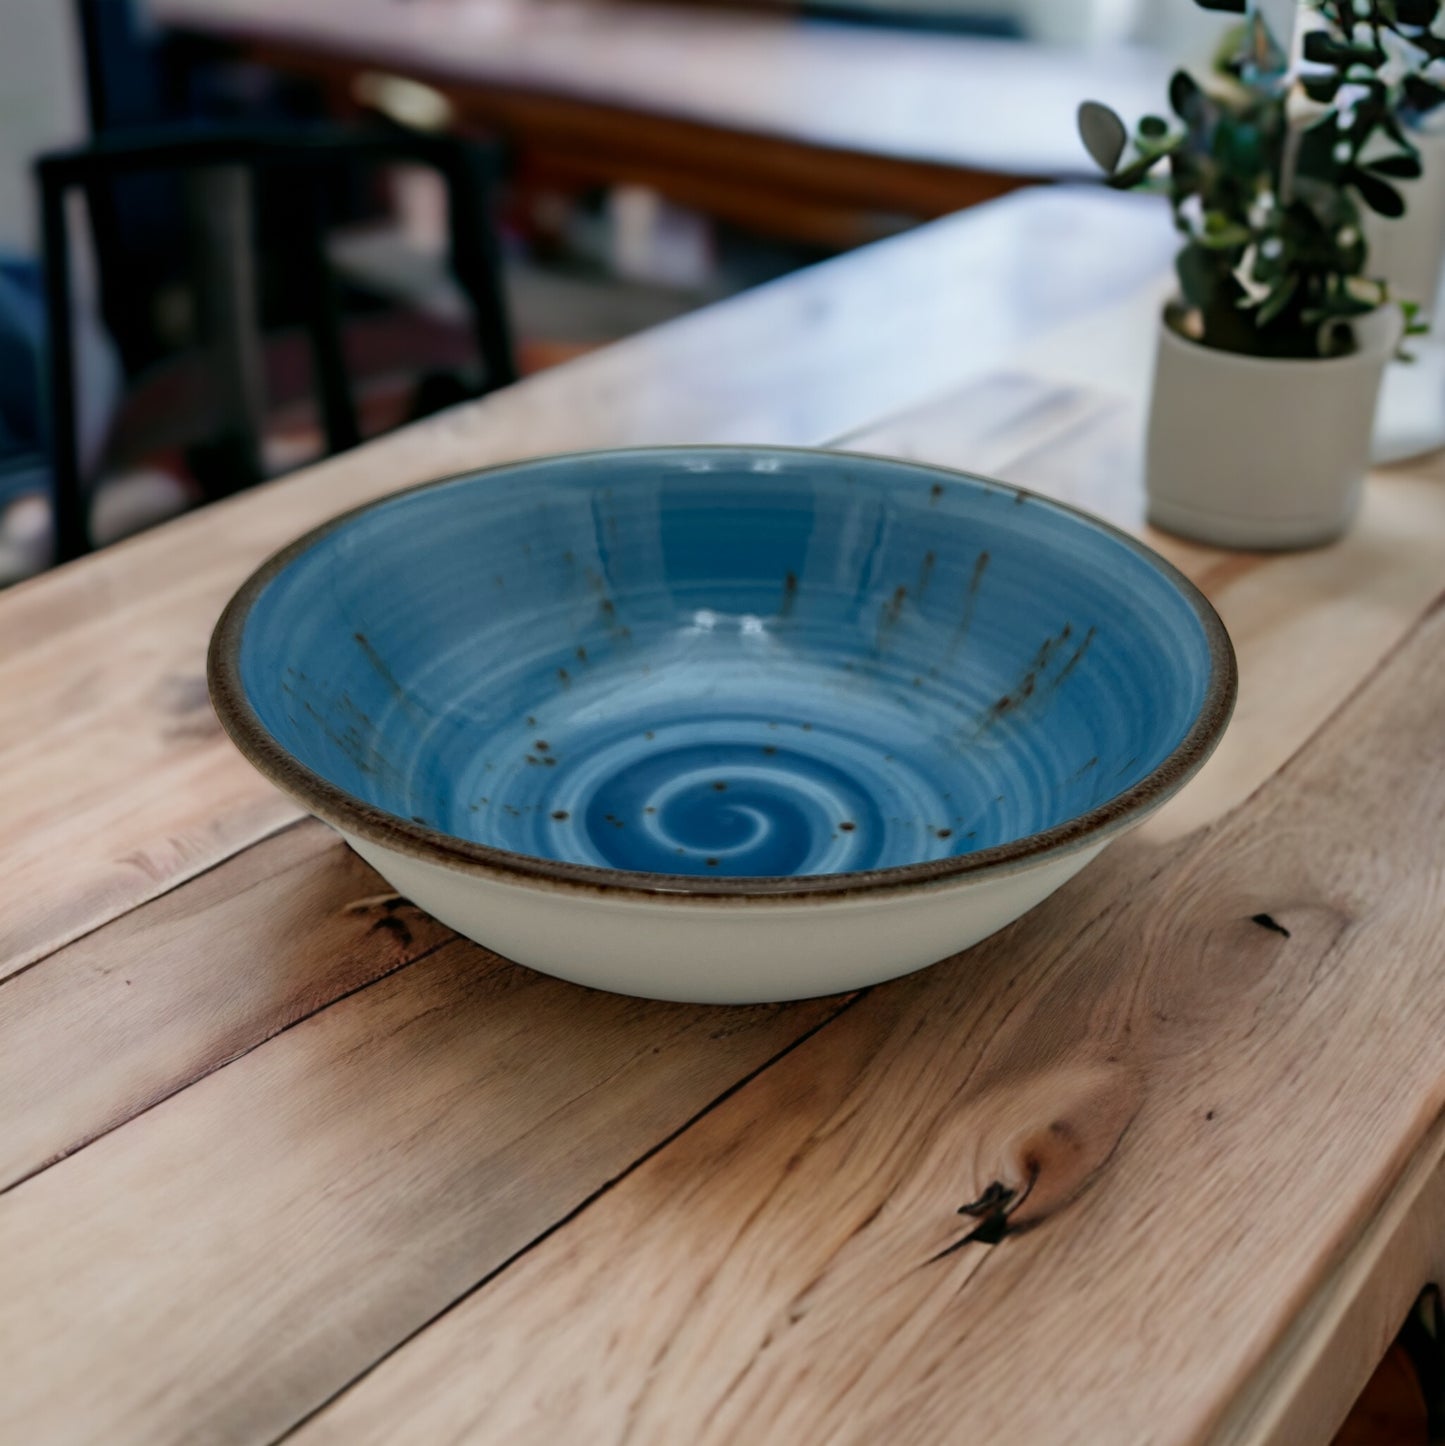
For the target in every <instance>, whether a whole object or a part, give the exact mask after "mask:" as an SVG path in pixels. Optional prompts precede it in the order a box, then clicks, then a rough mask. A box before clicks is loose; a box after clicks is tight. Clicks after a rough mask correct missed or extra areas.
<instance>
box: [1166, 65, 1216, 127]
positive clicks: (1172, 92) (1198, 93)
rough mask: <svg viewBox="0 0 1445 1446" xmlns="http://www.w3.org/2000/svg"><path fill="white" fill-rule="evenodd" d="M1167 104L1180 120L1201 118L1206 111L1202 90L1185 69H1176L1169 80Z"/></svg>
mask: <svg viewBox="0 0 1445 1446" xmlns="http://www.w3.org/2000/svg"><path fill="white" fill-rule="evenodd" d="M1169 104H1170V105H1171V106H1172V107H1173V108H1174V114H1175V115H1177V116H1178V117H1179V118H1180V120H1184V121H1198V120H1202V119H1203V118H1204V116H1205V114H1206V111H1207V108H1208V107H1207V103H1206V101H1205V97H1204V92H1203V91H1202V90H1200V88H1199V82H1198V81H1197V80H1195V79H1194V77H1193V76H1192V75H1190V73H1189V72H1188V71H1187V70H1176V71H1175V72H1174V74H1173V76H1172V77H1171V78H1170V81H1169Z"/></svg>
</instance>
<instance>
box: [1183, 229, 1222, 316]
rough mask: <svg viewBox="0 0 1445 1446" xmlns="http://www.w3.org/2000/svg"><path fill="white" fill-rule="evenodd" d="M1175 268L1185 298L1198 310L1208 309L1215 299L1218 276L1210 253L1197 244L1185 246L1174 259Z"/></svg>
mask: <svg viewBox="0 0 1445 1446" xmlns="http://www.w3.org/2000/svg"><path fill="white" fill-rule="evenodd" d="M1174 270H1175V272H1176V273H1177V274H1178V277H1179V289H1180V291H1181V292H1183V294H1184V300H1185V301H1186V302H1188V304H1189V305H1190V306H1192V307H1194V308H1195V309H1196V310H1197V311H1208V310H1209V308H1210V305H1211V304H1212V302H1213V300H1214V291H1215V285H1216V276H1217V273H1216V271H1215V270H1214V267H1213V265H1212V264H1211V262H1210V260H1209V256H1208V253H1207V252H1206V251H1204V250H1203V249H1201V248H1200V247H1197V246H1193V245H1190V246H1185V247H1184V248H1183V250H1181V251H1180V253H1179V255H1178V256H1177V257H1175V259H1174Z"/></svg>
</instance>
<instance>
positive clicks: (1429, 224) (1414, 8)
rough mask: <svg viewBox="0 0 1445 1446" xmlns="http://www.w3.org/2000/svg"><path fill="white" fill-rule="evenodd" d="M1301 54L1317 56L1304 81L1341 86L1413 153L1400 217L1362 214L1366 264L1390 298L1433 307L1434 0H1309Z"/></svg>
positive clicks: (1439, 159)
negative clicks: (1414, 166)
mask: <svg viewBox="0 0 1445 1446" xmlns="http://www.w3.org/2000/svg"><path fill="white" fill-rule="evenodd" d="M1310 3H1311V14H1312V16H1313V18H1314V21H1315V25H1314V28H1313V29H1312V30H1311V31H1310V33H1309V34H1308V35H1306V37H1305V40H1304V47H1303V53H1304V58H1305V60H1306V61H1307V62H1308V61H1309V60H1311V59H1312V58H1315V59H1319V60H1321V61H1322V62H1323V66H1322V71H1321V73H1320V74H1319V75H1317V76H1314V77H1310V76H1306V77H1305V78H1304V83H1305V84H1306V85H1307V86H1308V85H1311V84H1313V85H1314V87H1315V94H1316V95H1318V96H1319V97H1320V98H1322V99H1325V100H1331V101H1333V100H1334V99H1336V97H1337V95H1338V94H1339V93H1340V91H1341V90H1344V89H1346V88H1348V89H1349V90H1350V91H1352V92H1353V94H1354V98H1355V99H1356V101H1357V102H1358V103H1359V104H1362V105H1364V106H1365V107H1366V109H1367V114H1368V113H1369V112H1373V114H1374V116H1375V118H1376V119H1377V121H1378V124H1379V125H1380V126H1381V128H1382V130H1383V131H1384V132H1385V134H1386V137H1387V138H1388V139H1389V140H1391V141H1393V142H1394V143H1396V144H1397V145H1399V146H1401V147H1403V148H1405V149H1406V150H1409V151H1413V152H1414V153H1415V154H1416V155H1417V156H1418V158H1419V160H1420V163H1421V171H1422V174H1421V175H1420V176H1419V177H1417V178H1416V179H1413V180H1410V179H1405V180H1404V181H1403V183H1402V189H1403V190H1404V192H1405V199H1406V212H1405V214H1404V215H1402V216H1397V217H1387V216H1377V215H1373V214H1372V215H1370V216H1367V217H1366V222H1365V238H1366V240H1367V241H1368V243H1369V247H1370V270H1371V272H1372V274H1373V275H1375V276H1377V277H1379V278H1380V279H1381V280H1382V281H1384V282H1386V283H1387V284H1388V285H1389V287H1390V288H1391V290H1392V291H1393V292H1394V293H1396V294H1397V295H1399V296H1402V297H1406V298H1408V299H1409V300H1411V301H1414V302H1417V303H1418V304H1419V305H1420V306H1421V307H1422V308H1424V309H1425V310H1427V311H1431V310H1433V309H1434V306H1435V301H1436V293H1437V291H1438V290H1439V286H1440V273H1441V269H1442V266H1445V85H1442V80H1445V36H1442V35H1440V34H1437V33H1436V32H1437V28H1438V27H1439V25H1440V22H1441V19H1442V5H1441V0H1358V3H1357V0H1310Z"/></svg>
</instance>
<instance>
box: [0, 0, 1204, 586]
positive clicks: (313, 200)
mask: <svg viewBox="0 0 1445 1446" xmlns="http://www.w3.org/2000/svg"><path fill="white" fill-rule="evenodd" d="M1224 24H1225V20H1224V19H1222V18H1221V17H1217V16H1211V15H1209V14H1207V13H1204V12H1201V11H1199V10H1198V9H1196V7H1195V6H1194V4H1193V3H1191V0H800V3H785V0H749V3H744V4H740V3H723V0H651V3H634V0H347V3H340V0H0V584H4V583H8V582H12V581H14V580H16V579H19V578H21V577H24V576H26V575H29V574H32V573H34V572H36V571H38V570H40V569H43V568H44V567H46V566H48V565H50V564H51V563H52V562H53V561H54V560H56V559H57V558H64V557H68V556H74V555H77V554H79V553H80V552H83V551H86V550H88V549H89V548H91V547H93V546H99V545H105V544H107V543H109V542H113V541H115V540H117V539H119V538H121V537H123V536H125V535H127V534H128V533H130V532H133V531H136V530H138V529H140V528H143V527H146V526H150V525H153V524H154V523H156V522H157V521H160V520H163V519H164V518H166V517H169V516H173V515H175V514H176V513H178V512H181V511H184V510H186V509H188V508H190V507H194V506H197V505H201V504H203V503H204V502H206V501H209V500H212V499H215V498H218V497H221V496H224V495H226V494H228V493H230V492H233V491H235V490H237V489H239V488H242V487H249V486H252V485H254V484H256V483H258V482H260V481H262V480H265V479H266V478H269V477H273V476H276V475H279V474H281V473H283V472H285V471H287V470H289V469H291V468H294V467H296V466H299V465H302V464H304V463H305V462H307V461H310V460H313V459H315V458H317V457H320V456H324V455H327V454H329V453H332V452H337V451H341V450H344V449H345V448H347V447H349V446H352V445H354V444H355V443H356V442H357V441H358V440H361V439H364V438H366V437H370V436H374V435H377V434H378V433H380V432H383V431H385V430H387V429H388V428H391V427H395V426H397V425H400V424H402V423H404V422H406V421H408V420H410V419H413V418H416V417H420V416H424V415H426V414H428V413H430V412H434V411H437V410H439V409H441V408H444V407H446V406H449V405H452V404H454V403H455V402H457V401H460V400H463V399H466V398H470V397H476V396H480V395H484V394H485V393H486V392H487V391H488V390H490V389H492V388H494V387H498V386H504V385H507V384H509V383H510V382H511V381H513V380H514V379H515V378H517V377H519V376H527V375H530V374H534V373H536V372H539V371H542V370H545V369H546V368H548V367H551V366H555V365H558V364H561V363H564V362H566V361H568V360H570V359H572V358H575V357H578V356H580V355H583V354H585V353H587V352H589V351H591V350H593V349H595V348H598V347H601V346H605V345H609V344H613V343H616V342H618V341H620V340H622V339H623V338H625V337H626V336H628V335H629V334H631V333H633V332H636V331H639V330H641V329H644V328H648V327H652V326H656V325H659V324H661V323H665V322H666V321H667V320H669V319H670V318H672V317H674V316H676V315H678V314H680V313H682V312H685V311H688V310H691V309H693V308H695V307H698V306H701V305H704V304H707V303H711V302H715V301H719V300H721V299H724V298H726V297H727V296H729V295H731V294H733V293H735V292H738V291H741V290H743V289H745V288H749V287H753V286H757V285H761V284H764V283H766V282H767V281H769V280H771V279H772V278H774V277H777V276H780V275H782V274H784V273H786V272H788V271H790V270H793V269H795V268H797V267H799V266H803V265H807V264H809V263H812V262H815V261H818V260H820V259H823V258H826V257H829V256H833V255H837V254H839V253H841V252H844V251H847V250H849V249H851V248H853V247H856V246H859V245H863V244H866V243H868V242H872V241H876V240H880V239H882V238H885V237H887V236H888V235H890V234H893V233H896V232H898V231H901V230H904V229H907V228H908V227H911V226H915V225H918V224H921V223H924V222H926V221H928V220H930V219H932V218H934V217H937V216H940V215H943V214H946V213H949V212H951V211H955V210H959V209H961V208H964V207H967V206H970V205H975V204H979V203H981V202H984V201H987V200H989V199H991V198H993V197H996V196H999V195H1002V194H1004V193H1006V192H1007V191H1009V190H1012V189H1014V188H1016V187H1019V186H1024V185H1036V184H1047V183H1050V182H1054V181H1059V180H1069V179H1077V178H1079V177H1082V176H1086V175H1088V174H1089V173H1090V167H1089V165H1088V163H1087V161H1086V159H1085V157H1084V156H1083V153H1082V151H1081V149H1080V148H1079V145H1078V142H1077V140H1076V139H1075V131H1074V124H1073V113H1074V109H1075V107H1076V106H1077V104H1078V102H1079V101H1080V100H1082V99H1085V98H1099V99H1103V100H1106V101H1109V102H1110V103H1111V104H1113V105H1114V106H1115V107H1116V108H1117V109H1118V110H1120V111H1121V112H1123V113H1124V114H1126V115H1132V114H1137V113H1139V112H1141V111H1144V110H1146V109H1152V108H1155V107H1156V106H1157V104H1158V97H1159V96H1160V95H1161V94H1162V89H1163V83H1164V81H1165V79H1166V77H1167V75H1168V73H1169V71H1170V70H1171V69H1172V68H1173V67H1174V65H1175V64H1176V63H1178V62H1179V61H1180V60H1182V59H1188V58H1194V57H1202V56H1204V55H1207V53H1208V52H1209V51H1210V49H1211V48H1212V47H1213V45H1214V44H1215V43H1217V38H1218V36H1219V34H1220V32H1221V30H1222V29H1223V26H1224ZM959 344H960V345H961V346H966V345H967V339H966V338H960V343H959Z"/></svg>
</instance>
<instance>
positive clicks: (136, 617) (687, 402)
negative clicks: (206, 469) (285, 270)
mask: <svg viewBox="0 0 1445 1446" xmlns="http://www.w3.org/2000/svg"><path fill="white" fill-rule="evenodd" d="M1137 199H1138V198H1132V199H1127V200H1126V199H1121V198H1118V197H1111V196H1107V195H1103V194H1098V193H1093V192H1065V191H1059V192H1051V193H1042V192H1040V193H1029V194H1027V195H1025V196H1021V197H1020V198H1018V199H1017V200H1013V199H1010V200H1008V201H1005V202H1002V203H999V204H998V205H997V206H994V207H989V208H985V209H983V210H981V211H978V212H973V213H969V214H968V215H966V216H962V217H958V218H956V219H952V220H948V221H944V222H941V223H938V224H937V225H936V226H932V227H928V228H925V229H923V230H921V231H919V232H916V233H913V234H911V235H909V236H904V237H900V238H897V239H896V240H894V241H889V242H885V243H882V244H881V245H879V246H876V247H873V248H870V249H869V250H867V251H865V252H860V253H856V254H854V255H852V256H847V257H842V258H840V259H839V260H837V261H834V262H830V263H827V264H826V265H823V266H820V267H817V268H814V269H812V270H809V271H805V272H801V273H799V274H797V275H795V276H793V277H789V278H786V279H785V280H783V281H782V282H780V283H777V284H775V285H772V286H769V287H764V288H761V289H759V290H758V291H756V292H753V293H750V294H748V295H745V296H742V297H739V298H736V299H735V300H733V301H730V302H727V303H725V304H723V305H720V306H718V307H714V308H710V309H709V310H708V311H706V312H704V313H701V314H699V315H696V316H693V317H687V318H684V319H682V320H681V321H679V322H676V323H673V324H671V325H669V326H665V327H661V328H659V329H658V330H656V331H654V332H650V333H647V334H644V335H642V336H639V337H636V338H633V339H632V340H630V341H627V342H624V343H621V344H619V345H618V346H615V347H609V348H607V349H606V350H605V351H604V352H599V353H596V354H593V355H591V356H588V357H584V358H582V359H580V360H578V361H576V362H574V363H570V364H569V365H567V366H564V367H561V368H558V369H557V370H556V371H553V372H549V373H546V374H544V375H542V376H540V377H536V378H533V379H531V380H529V381H527V382H525V383H523V384H521V385H519V386H517V387H513V388H509V389H507V390H506V391H505V392H502V393H499V394H495V395H493V396H492V397H489V398H487V399H485V400H484V401H482V402H480V403H477V404H475V405H472V406H468V407H464V408H459V409H456V410H455V411H452V412H449V413H447V414H445V415H443V416H441V417H438V418H435V419H432V420H431V421H429V422H427V423H424V424H421V425H418V426H415V427H411V428H407V429H406V430H404V431H402V432H399V433H396V434H393V435H392V436H390V437H388V438H385V439H383V440H381V441H379V442H376V443H372V444H371V445H369V446H367V447H365V448H362V449H361V450H359V451H357V452H353V453H350V454H347V455H345V456H342V457H339V458H336V459H334V460H332V461H331V462H328V463H325V464H323V465H321V466H319V467H315V468H311V469H309V470H308V471H306V472H305V473H302V474H298V475H297V476H295V477H293V478H290V479H287V480H286V481H284V482H282V483H278V484H273V485H271V486H269V487H265V488H261V489H258V490H257V491H255V492H252V493H249V494H247V495H244V496H241V497H238V498H235V499H233V500H231V501H228V502H224V503H221V504H218V505H217V506H214V507H211V508H208V509H206V510H205V511H204V512H200V513H196V514H192V515H191V516H189V517H186V518H182V519H180V520H179V521H177V522H175V523H172V524H169V525H168V526H166V527H163V528H160V529H158V530H157V531H156V532H154V533H150V534H147V535H146V536H143V537H140V538H137V539H134V540H133V541H131V542H128V543H124V544H122V545H121V546H119V547H115V548H111V549H109V550H107V551H106V552H105V553H102V554H100V555H98V556H97V557H95V558H92V559H89V560H87V561H85V562H84V563H82V564H79V565H77V566H73V567H69V568H62V569H60V570H59V571H58V572H56V573H54V574H51V575H49V576H47V577H44V578H40V579H38V580H36V581H34V582H32V583H27V584H23V585H22V586H20V587H19V588H16V589H13V590H11V591H10V592H8V593H6V594H4V595H0V770H3V773H4V775H5V777H6V780H7V787H6V792H5V805H4V816H5V822H6V835H7V840H8V847H7V857H6V865H7V867H6V868H5V869H4V870H3V871H0V921H3V922H0V977H3V976H4V975H5V974H7V973H9V972H11V971H13V970H14V969H17V968H21V967H23V966H24V965H26V964H27V963H29V962H31V961H33V960H34V959H36V958H39V957H41V956H42V955H44V954H46V953H49V952H50V951H51V950H53V949H55V948H57V947H58V946H60V945H61V944H63V943H65V942H67V941H68V940H70V939H74V938H76V937H78V936H79V935H81V934H84V933H85V932H87V931H88V930H91V929H94V928H96V927H98V926H99V925H101V924H103V923H104V922H106V920H108V919H111V918H114V917H115V916H116V915H118V914H120V913H123V912H124V911H125V910H127V909H130V908H134V907H135V906H136V905H137V904H139V903H142V902H144V901H145V900H146V899H149V898H154V897H155V896H156V895H158V894H160V893H162V892H164V891H165V890H166V889H168V888H171V887H173V886H174V885H175V884H177V883H179V882H181V881H182V880H184V879H186V878H188V877H191V876H193V875H195V874H197V873H199V872H201V871H202V870H204V869H206V868H209V867H211V866H212V865H214V864H216V863H217V862H219V861H220V860H221V859H224V858H225V857H227V856H228V855H229V854H231V853H233V852H235V851H236V850H237V849H239V848H243V847H245V846H246V845H247V844H250V843H252V842H254V841H255V840H256V839H258V838H260V837H262V836H264V835H265V834H267V833H269V832H273V831H274V830H276V829H277V828H280V827H282V826H283V825H285V824H287V823H289V822H291V821H292V820H294V819H295V818H296V817H297V814H296V811H295V809H293V808H292V807H291V805H290V804H288V803H287V802H286V801H285V800H283V799H282V798H281V797H280V796H279V795H278V794H276V793H275V792H274V791H272V790H271V789H270V788H269V787H267V786H266V785H264V784H263V783H262V782H261V781H260V780H259V779H258V778H256V777H255V776H254V775H253V774H252V772H251V770H250V769H249V768H248V767H247V766H246V765H245V764H244V763H243V762H242V761H241V760H240V759H239V758H238V757H237V756H236V755H235V752H234V750H233V749H231V748H230V746H229V744H228V743H227V742H226V741H225V739H224V738H222V737H221V736H220V735H219V732H218V730H216V729H215V726H214V724H213V722H212V721H211V718H210V714H209V712H208V710H207V707H206V702H205V695H204V686H203V682H202V679H203V674H204V657H205V647H206V641H207V638H208V635H209V632H210V629H211V626H212V623H213V622H214V620H215V617H216V616H217V614H218V613H219V611H220V609H221V607H222V605H223V604H224V602H225V600H226V598H227V597H228V596H229V594H230V593H231V592H232V590H233V589H234V588H235V586H236V585H237V584H238V583H239V582H240V581H241V579H242V578H243V577H244V576H245V574H246V573H247V572H248V571H249V570H250V569H251V568H252V567H254V566H255V565H256V564H257V563H258V562H259V561H260V560H261V559H262V558H263V557H265V556H266V555H267V554H268V553H269V552H271V551H273V550H275V549H276V548H278V547H280V546H281V545H283V544H284V543H285V542H286V541H288V540H289V539H290V538H291V537H293V536H294V535H295V534H296V533H298V532H300V531H301V530H303V529H305V528H307V527H310V526H312V525H314V524H315V523H317V522H320V521H322V520H324V519H325V518H326V517H328V516H330V515H332V514H334V513H336V512H338V511H340V510H342V509H343V508H345V507H347V506H351V505H353V504H356V503H360V502H363V501H365V500H367V499H368V498H371V497H375V496H377V495H380V494H383V493H385V492H388V491H392V490H394V489H396V488H398V487H402V486H405V485H407V484H409V483H413V482H417V481H422V480H425V479H426V478H428V477H432V476H440V475H444V474H446V473H448V472H452V471H458V470H462V469H464V468H467V467H472V466H481V465H485V464H487V463H491V462H497V461H502V460H507V459H509V458H514V457H519V456H526V455H533V454H537V453H541V452H547V451H556V450H566V449H568V448H580V447H591V446H622V445H634V444H641V443H658V442H685V441H767V442H782V443H808V444H814V443H820V442H823V441H825V440H826V439H828V438H829V437H832V436H836V435H837V434H838V433H840V432H842V431H845V430H849V429H852V428H856V427H858V426H859V425H861V424H863V423H864V422H865V421H867V420H868V419H870V418H882V417H885V416H887V415H889V414H891V413H894V412H897V411H899V410H901V409H903V408H905V407H908V406H912V405H916V404H917V403H918V402H919V401H921V400H922V399H924V398H926V397H929V396H933V395H937V394H939V393H940V392H943V391H945V390H948V389H950V388H954V387H957V386H960V385H962V384H964V383H966V382H967V381H969V380H970V379H974V378H977V377H979V376H982V375H984V374H986V373H987V372H988V371H989V370H990V369H991V368H994V367H996V366H997V365H998V364H999V361H1000V359H1001V358H1002V357H1003V356H1005V355H1007V353H1008V352H1009V350H1010V349H1011V348H1014V347H1017V346H1019V345H1020V344H1022V343H1023V342H1024V341H1025V340H1027V339H1029V338H1030V337H1033V336H1036V335H1038V334H1040V333H1042V332H1043V331H1045V330H1047V329H1048V328H1049V327H1050V326H1051V325H1054V324H1057V323H1058V322H1059V321H1060V320H1061V319H1063V318H1064V317H1067V316H1069V315H1074V314H1078V313H1080V312H1082V311H1084V310H1086V309H1088V308H1090V307H1093V306H1097V305H1099V304H1100V301H1101V299H1103V298H1107V297H1108V296H1109V295H1110V294H1111V293H1115V292H1117V293H1118V294H1120V295H1122V294H1125V293H1127V292H1128V291H1129V290H1131V289H1132V288H1133V286H1134V285H1135V284H1136V280H1137V276H1138V275H1139V274H1140V273H1141V270H1142V271H1143V272H1144V273H1146V274H1147V272H1148V271H1149V270H1151V269H1153V268H1154V267H1155V266H1156V265H1157V264H1158V262H1159V259H1161V258H1162V256H1163V255H1164V254H1166V253H1167V248H1168V246H1169V244H1170V238H1169V234H1168V231H1167V229H1166V228H1165V227H1163V226H1162V225H1161V224H1160V222H1162V220H1163V217H1162V215H1161V213H1159V212H1158V211H1157V210H1156V208H1155V207H1153V206H1151V205H1139V204H1135V202H1136V201H1137ZM1019 274H1023V275H1030V276H1033V275H1037V276H1040V277H1044V278H1047V280H1046V282H1044V283H1042V284H1040V285H1039V286H1038V287H1033V286H1029V287H1020V286H1017V285H1013V284H1011V283H1010V278H1012V277H1014V276H1015V275H1019ZM62 860H63V861H64V863H63V866H62V865H61V863H60V862H59V861H62Z"/></svg>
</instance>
